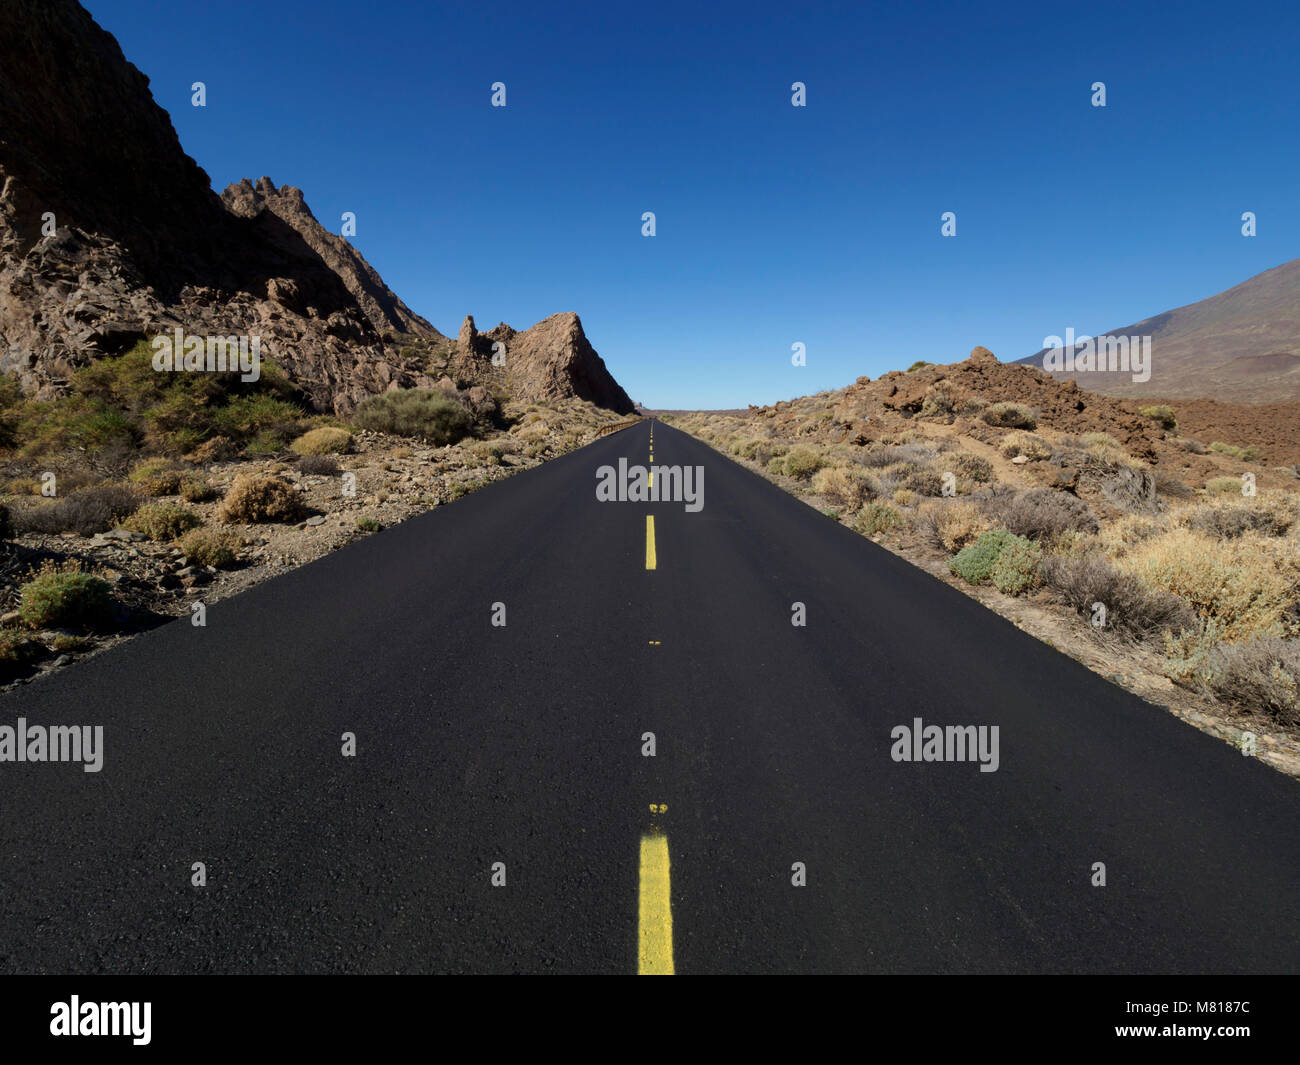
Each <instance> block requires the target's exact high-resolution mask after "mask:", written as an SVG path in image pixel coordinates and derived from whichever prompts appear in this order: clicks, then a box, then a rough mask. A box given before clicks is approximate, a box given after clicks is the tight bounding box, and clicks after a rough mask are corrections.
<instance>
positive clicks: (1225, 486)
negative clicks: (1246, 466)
mask: <svg viewBox="0 0 1300 1065" xmlns="http://www.w3.org/2000/svg"><path fill="white" fill-rule="evenodd" d="M1241 486H1242V480H1241V478H1240V477H1211V478H1210V479H1209V480H1208V481H1206V482H1205V490H1206V491H1207V492H1209V493H1210V495H1212V496H1239V495H1241V494H1242V491H1241Z"/></svg>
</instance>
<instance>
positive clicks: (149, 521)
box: [124, 503, 202, 543]
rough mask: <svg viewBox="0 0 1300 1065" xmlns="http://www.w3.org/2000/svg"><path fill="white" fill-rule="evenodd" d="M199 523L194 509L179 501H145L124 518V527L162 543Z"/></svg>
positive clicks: (173, 538)
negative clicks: (182, 504)
mask: <svg viewBox="0 0 1300 1065" xmlns="http://www.w3.org/2000/svg"><path fill="white" fill-rule="evenodd" d="M201 524H202V522H201V520H200V518H199V516H198V515H197V514H195V513H194V511H192V510H190V508H189V507H185V506H181V504H179V503H146V504H145V505H144V506H142V507H141V508H140V509H139V510H137V511H136V512H135V513H134V514H132V515H131V516H130V517H129V518H127V519H126V522H125V526H124V527H125V528H127V529H131V530H132V531H134V532H138V533H144V534H145V536H147V537H149V539H150V540H156V541H158V542H160V543H163V542H166V541H169V540H175V539H176V538H177V537H178V536H180V535H181V534H182V533H184V532H187V531H188V530H190V529H193V528H195V527H196V526H198V525H201Z"/></svg>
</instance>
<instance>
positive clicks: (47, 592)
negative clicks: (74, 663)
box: [18, 562, 113, 629]
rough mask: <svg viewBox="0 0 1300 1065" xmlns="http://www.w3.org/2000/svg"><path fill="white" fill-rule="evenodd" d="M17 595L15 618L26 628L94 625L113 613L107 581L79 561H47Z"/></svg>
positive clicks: (86, 626)
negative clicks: (18, 603) (19, 598)
mask: <svg viewBox="0 0 1300 1065" xmlns="http://www.w3.org/2000/svg"><path fill="white" fill-rule="evenodd" d="M19 595H20V596H21V599H22V601H21V604H20V605H19V607H18V620H19V621H20V622H21V623H22V624H23V625H26V626H27V627H28V628H29V629H48V628H80V629H93V628H98V627H101V626H103V625H104V624H106V623H107V622H108V621H109V619H110V618H111V616H112V609H113V601H112V597H111V596H110V595H109V586H108V582H107V581H105V580H103V579H101V578H99V577H96V576H94V575H92V574H90V573H86V572H84V571H83V570H82V568H81V563H79V562H65V563H63V564H62V565H56V564H55V563H53V562H46V563H45V564H44V565H43V566H42V567H41V568H40V569H39V570H37V571H36V573H35V574H34V575H33V576H32V579H31V580H29V581H28V582H27V583H26V584H24V585H23V586H22V588H21V589H19Z"/></svg>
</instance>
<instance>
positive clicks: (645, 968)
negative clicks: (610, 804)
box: [637, 831, 673, 976]
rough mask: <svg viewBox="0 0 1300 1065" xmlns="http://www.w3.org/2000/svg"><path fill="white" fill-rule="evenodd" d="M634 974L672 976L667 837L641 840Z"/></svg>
mask: <svg viewBox="0 0 1300 1065" xmlns="http://www.w3.org/2000/svg"><path fill="white" fill-rule="evenodd" d="M637 926H638V940H639V942H638V946H637V973H638V975H640V976H672V975H673V908H672V898H671V891H670V881H669V867H668V837H667V836H665V835H664V834H663V833H661V832H657V831H656V832H651V833H649V834H647V835H644V836H642V837H641V891H640V899H639V904H638V908H637Z"/></svg>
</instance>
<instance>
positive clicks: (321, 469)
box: [298, 455, 343, 477]
mask: <svg viewBox="0 0 1300 1065" xmlns="http://www.w3.org/2000/svg"><path fill="white" fill-rule="evenodd" d="M298 472H299V473H305V474H308V475H309V476H316V477H338V476H339V475H340V474H341V473H342V472H343V468H342V467H341V466H339V464H338V461H337V460H336V459H335V458H334V456H333V455H304V456H303V457H302V459H301V460H300V461H299V462H298Z"/></svg>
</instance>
